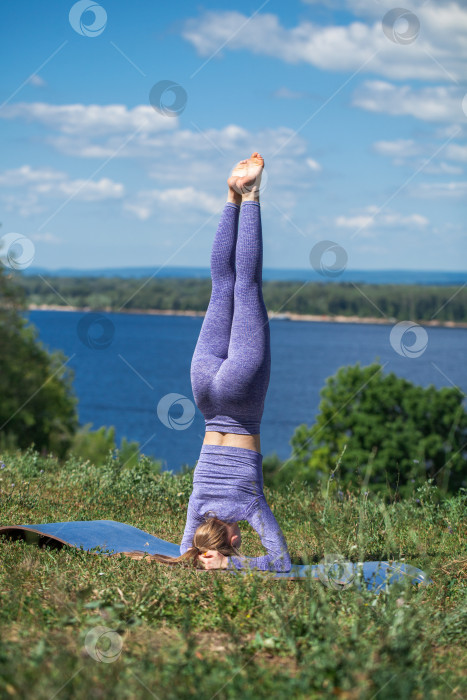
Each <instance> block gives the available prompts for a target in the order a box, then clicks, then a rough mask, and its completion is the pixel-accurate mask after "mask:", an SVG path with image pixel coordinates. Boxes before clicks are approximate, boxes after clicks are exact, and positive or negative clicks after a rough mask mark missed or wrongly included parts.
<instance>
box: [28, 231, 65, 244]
mask: <svg viewBox="0 0 467 700" xmlns="http://www.w3.org/2000/svg"><path fill="white" fill-rule="evenodd" d="M29 238H31V239H32V240H33V241H37V242H39V243H51V244H52V245H60V244H61V243H62V239H61V238H58V236H55V235H54V234H53V233H48V232H47V233H31V235H30V236H29Z"/></svg>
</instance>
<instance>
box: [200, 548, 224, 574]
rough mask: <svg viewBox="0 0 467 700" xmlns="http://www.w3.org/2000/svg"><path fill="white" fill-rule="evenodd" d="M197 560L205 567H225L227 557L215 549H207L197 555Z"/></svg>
mask: <svg viewBox="0 0 467 700" xmlns="http://www.w3.org/2000/svg"><path fill="white" fill-rule="evenodd" d="M198 561H199V562H200V563H201V565H202V566H203V567H204V568H205V569H226V568H227V565H228V563H229V561H228V559H227V557H225V556H224V555H223V554H221V553H220V552H217V551H216V550H215V549H208V551H207V552H206V553H205V554H201V555H200V556H199V557H198Z"/></svg>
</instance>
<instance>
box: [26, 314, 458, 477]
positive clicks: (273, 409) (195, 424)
mask: <svg viewBox="0 0 467 700" xmlns="http://www.w3.org/2000/svg"><path fill="white" fill-rule="evenodd" d="M98 315H100V316H101V317H103V318H104V319H106V324H107V330H104V334H105V333H106V332H107V331H108V335H107V336H105V338H106V339H107V340H106V341H105V342H104V343H103V345H104V347H102V348H95V347H90V346H92V345H93V344H94V343H95V342H97V339H98V338H99V336H100V335H101V334H102V332H103V331H102V326H101V325H99V324H93V325H91V326H90V327H89V330H88V335H87V336H84V335H83V333H82V324H83V322H86V320H87V319H90V318H91V317H90V315H89V314H86V313H84V312H79V311H76V312H74V311H69V312H60V311H29V312H25V313H24V316H25V317H26V318H28V319H29V321H30V322H31V323H32V324H33V325H34V326H36V327H37V329H38V331H39V334H38V338H39V340H41V341H42V342H43V343H44V345H45V346H46V347H47V348H48V349H49V350H50V351H52V350H56V349H59V350H62V351H63V352H64V353H65V355H66V356H67V357H69V358H71V359H70V361H69V362H68V366H70V367H71V368H72V369H73V370H74V373H75V378H74V382H73V386H74V391H75V394H76V396H77V397H78V399H79V403H78V413H79V419H80V422H81V424H82V425H84V424H86V423H92V424H93V429H97V428H99V427H101V426H102V425H106V426H111V425H113V426H115V429H116V439H117V445H119V444H120V440H121V438H122V437H126V438H127V439H128V440H136V441H138V442H139V444H140V446H141V451H142V452H143V453H144V454H148V455H153V456H154V457H156V458H158V459H160V460H162V462H163V464H164V468H165V469H171V470H173V471H174V472H176V471H178V470H179V469H180V467H181V465H183V464H189V465H191V466H194V464H195V463H196V460H197V458H198V456H199V451H200V448H201V444H202V441H203V437H204V419H203V416H202V415H201V413H200V412H199V411H198V410H197V409H196V413H195V416H194V420H193V421H192V422H191V424H190V425H189V427H186V428H184V429H177V428H176V427H175V428H171V427H170V422H172V425H175V426H177V419H178V418H180V416H181V415H182V408H181V406H180V405H174V406H173V408H172V409H171V410H170V412H169V417H171V420H168V421H166V422H168V423H169V427H167V425H164V423H163V422H162V421H161V419H160V418H159V417H158V414H157V406H158V404H159V402H160V401H161V399H163V397H164V396H166V395H167V394H170V393H173V394H179V395H182V396H184V397H187V398H188V399H190V400H191V401H192V400H193V394H192V391H191V384H190V363H191V357H192V354H193V351H194V348H195V345H196V341H197V338H198V334H199V331H200V328H201V324H202V321H203V319H202V318H199V317H182V316H156V315H154V316H151V315H146V314H119V313H108V314H98ZM270 326H271V352H272V371H271V381H270V385H269V391H268V395H267V398H266V404H265V410H264V415H263V421H262V425H261V446H262V452H263V455H268V454H271V453H274V452H275V453H277V454H278V455H279V457H280V458H282V459H285V458H287V457H289V456H290V452H291V448H290V442H289V441H290V438H291V436H292V434H293V432H294V430H295V428H296V427H297V426H298V425H300V424H301V423H306V424H308V425H310V424H312V423H313V422H314V419H315V416H316V414H317V413H318V407H319V400H320V397H319V392H320V390H321V389H322V387H323V386H324V383H325V380H326V378H327V377H329V376H331V375H333V374H334V373H335V372H336V371H337V369H338V368H339V367H341V366H343V365H350V364H355V363H356V362H358V361H359V362H360V363H361V365H368V364H371V363H372V362H374V361H379V362H380V363H381V364H385V363H387V364H386V365H385V368H384V370H383V371H384V373H389V372H394V373H395V374H397V375H398V376H401V377H405V378H407V379H409V380H410V381H412V382H414V383H415V384H419V385H422V386H428V385H429V384H434V385H435V386H436V387H442V386H452V385H455V386H458V387H459V389H460V390H461V391H463V392H467V364H466V362H465V354H466V353H465V350H466V341H467V329H457V328H427V329H426V332H427V334H428V344H427V346H426V349H425V351H424V352H423V353H422V354H421V355H420V356H419V357H416V358H409V357H401V356H400V355H399V354H397V353H396V351H395V350H394V349H393V347H392V346H391V343H390V340H389V335H390V332H391V328H392V327H391V326H390V325H370V324H368V325H363V324H342V323H310V322H305V321H296V322H295V321H282V320H271V322H270ZM86 337H87V338H88V339H89V338H90V339H91V340H85V338H86ZM94 339H95V340H94ZM83 340H85V342H83ZM411 342H412V341H411ZM86 343H87V344H86ZM187 403H188V402H187Z"/></svg>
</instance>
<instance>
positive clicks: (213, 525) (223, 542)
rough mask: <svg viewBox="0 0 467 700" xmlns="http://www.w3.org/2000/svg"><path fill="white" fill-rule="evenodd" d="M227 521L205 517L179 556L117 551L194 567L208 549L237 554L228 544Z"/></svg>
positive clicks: (161, 561)
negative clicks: (185, 549)
mask: <svg viewBox="0 0 467 700" xmlns="http://www.w3.org/2000/svg"><path fill="white" fill-rule="evenodd" d="M230 538H231V534H230V530H229V523H227V522H225V521H224V520H219V518H217V517H210V518H206V521H205V522H204V523H202V524H201V525H199V526H198V527H197V529H196V532H195V534H194V535H193V544H192V546H191V547H190V548H189V549H187V551H186V552H184V553H183V554H181V555H180V556H179V557H169V556H166V555H165V554H146V553H145V552H134V551H133V552H119V554H120V553H122V554H125V556H127V557H130V559H149V560H150V561H156V562H159V563H160V564H190V563H191V564H192V565H193V566H194V567H196V565H197V563H198V557H199V556H200V555H201V554H204V552H206V551H207V550H208V549H214V550H216V551H217V552H220V553H221V554H223V555H224V556H225V557H229V556H231V555H232V554H236V555H239V554H240V552H239V551H238V549H237V548H236V547H234V546H233V545H232V544H230Z"/></svg>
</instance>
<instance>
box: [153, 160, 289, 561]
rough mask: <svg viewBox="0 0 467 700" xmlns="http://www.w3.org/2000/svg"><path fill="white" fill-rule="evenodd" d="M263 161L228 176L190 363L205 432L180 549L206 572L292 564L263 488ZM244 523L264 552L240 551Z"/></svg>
mask: <svg viewBox="0 0 467 700" xmlns="http://www.w3.org/2000/svg"><path fill="white" fill-rule="evenodd" d="M263 167H264V161H263V158H262V157H261V156H260V155H259V153H253V154H252V156H251V158H249V159H248V160H242V161H240V163H238V165H237V166H236V167H235V168H234V170H233V171H232V175H231V177H230V178H229V179H228V181H227V182H228V185H229V191H228V198H227V202H226V204H225V207H224V210H223V212H222V216H221V220H220V223H219V227H218V229H217V232H216V235H215V238H214V243H213V247H212V254H211V275H212V293H211V299H210V302H209V306H208V309H207V312H206V315H205V318H204V321H203V325H202V328H201V331H200V334H199V338H198V342H197V344H196V348H195V351H194V354H193V359H192V363H191V383H192V389H193V396H194V399H195V402H196V405H197V406H198V408H199V409H200V411H201V412H202V413H203V416H204V418H205V423H206V435H205V438H204V442H203V445H202V447H201V453H200V456H199V460H198V462H197V465H196V468H195V470H194V474H193V491H192V494H191V496H190V500H189V503H188V513H187V520H186V526H185V532H184V535H183V539H182V543H181V546H180V552H181V556H180V557H176V558H172V557H165V556H161V555H154V556H153V557H151V558H152V559H155V560H157V561H161V562H165V563H171V564H174V563H178V562H182V561H189V560H191V561H193V563H194V564H195V565H196V564H198V565H201V566H203V567H204V568H206V569H216V568H237V569H240V568H243V567H256V568H258V569H262V570H268V569H272V570H275V571H289V570H290V568H291V563H290V557H289V553H288V550H287V544H286V542H285V539H284V536H283V534H282V531H281V529H280V527H279V525H278V524H277V521H276V519H275V517H274V515H273V513H272V511H271V509H270V508H269V506H268V504H267V502H266V499H265V497H264V493H263V471H262V459H263V457H262V454H261V445H260V423H261V418H262V415H263V409H264V400H265V397H266V392H267V389H268V384H269V376H270V369H271V351H270V331H269V321H268V315H267V311H266V307H265V304H264V300H263V295H262V266H263V241H262V229H261V212H260V204H259V184H260V180H261V174H262V170H263ZM239 520H246V521H247V522H248V523H250V525H251V526H252V527H253V528H254V529H255V530H256V532H257V533H258V534H259V536H260V539H261V542H262V544H263V546H264V547H265V549H266V551H267V554H266V555H264V556H261V557H252V558H245V557H242V556H241V555H240V552H239V548H240V545H241V533H240V529H239V527H238V521H239Z"/></svg>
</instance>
